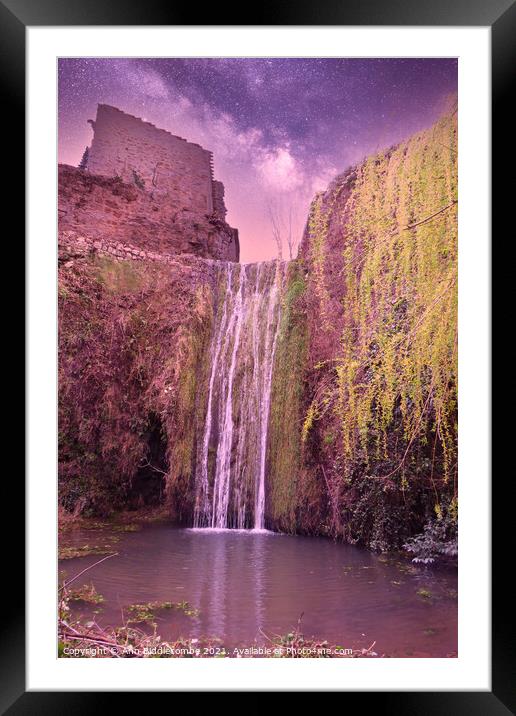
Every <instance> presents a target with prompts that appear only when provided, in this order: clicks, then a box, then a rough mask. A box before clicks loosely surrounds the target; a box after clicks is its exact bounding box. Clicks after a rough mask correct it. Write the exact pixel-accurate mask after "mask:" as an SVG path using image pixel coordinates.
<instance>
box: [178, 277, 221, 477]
mask: <svg viewBox="0 0 516 716" xmlns="http://www.w3.org/2000/svg"><path fill="white" fill-rule="evenodd" d="M212 320H213V306H212V292H211V289H210V288H209V287H208V286H206V285H201V286H199V287H198V288H197V289H196V292H195V300H194V306H193V310H192V315H191V320H190V321H189V323H188V324H186V325H184V326H182V327H181V335H180V337H179V341H178V345H177V351H176V353H175V356H174V363H175V365H174V367H173V372H174V374H175V376H176V378H175V380H174V383H175V385H176V386H177V388H176V390H175V391H174V392H172V391H171V392H170V400H171V401H172V405H171V406H169V410H170V408H172V413H173V415H174V418H175V429H174V434H173V436H172V440H171V442H170V446H169V455H168V459H169V466H170V467H169V474H168V488H170V487H171V486H172V485H174V483H175V481H176V480H177V479H178V478H179V477H189V476H190V473H191V470H192V465H193V452H194V446H195V433H196V416H197V414H198V412H199V411H197V410H196V404H197V401H198V400H199V399H200V396H201V395H202V394H203V392H204V391H205V389H206V386H205V385H204V383H205V382H206V376H207V375H208V366H207V360H209V350H208V346H209V338H210V332H211V326H212ZM201 404H202V401H201Z"/></svg>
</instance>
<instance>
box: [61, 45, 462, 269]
mask: <svg viewBox="0 0 516 716" xmlns="http://www.w3.org/2000/svg"><path fill="white" fill-rule="evenodd" d="M456 92H457V60H456V59H317V58H315V59H281V58H278V59H274V58H271V59H62V60H60V61H59V161H60V162H63V163H66V164H72V165H77V164H78V163H79V161H80V158H81V156H82V153H83V151H84V148H85V147H86V146H87V145H89V144H90V142H91V137H92V131H91V127H90V126H89V125H88V124H87V120H88V119H94V118H95V114H96V106H97V104H98V103H105V104H111V105H114V106H116V107H118V108H119V109H121V110H123V111H124V112H128V113H130V114H134V115H136V116H137V117H141V118H142V119H145V120H147V121H149V122H152V123H153V124H155V125H156V126H158V127H162V128H163V129H167V130H169V131H170V132H172V133H173V134H177V135H179V136H181V137H184V138H185V139H187V140H188V141H191V142H197V143H198V144H201V145H202V146H203V147H204V148H206V149H209V150H211V151H212V152H213V155H214V165H215V177H216V178H217V179H220V180H221V181H223V182H224V185H225V188H226V206H227V208H228V216H227V220H228V222H229V223H230V224H231V225H232V226H235V227H236V228H238V229H239V232H240V244H241V260H242V261H245V262H247V261H259V260H263V259H269V258H273V257H274V256H275V254H276V246H275V243H274V240H273V238H272V232H271V226H270V219H269V208H270V207H271V206H272V207H273V209H274V211H275V212H277V213H278V212H279V213H280V214H281V215H282V216H283V217H284V218H285V219H286V216H287V214H288V211H289V210H290V209H292V211H293V215H294V228H295V233H296V237H297V238H298V239H299V238H300V236H301V234H302V231H303V227H304V223H305V221H306V216H307V211H308V207H309V203H310V200H311V199H312V197H313V195H314V193H315V192H316V191H319V190H321V189H325V188H326V186H327V185H328V183H329V182H330V181H331V179H332V178H333V177H334V176H335V175H336V174H339V173H340V172H342V171H343V170H344V169H346V168H347V167H348V166H349V165H351V164H354V163H356V162H357V161H359V160H360V159H361V158H362V157H364V156H365V155H367V154H370V153H371V152H374V151H376V150H378V149H381V148H383V147H387V146H389V145H391V144H394V143H396V142H398V141H400V140H401V139H403V138H405V137H407V136H409V135H410V134H412V133H414V132H416V131H418V130H419V129H422V128H424V127H427V126H429V125H430V124H432V123H433V122H434V121H435V120H436V119H437V117H438V116H439V115H440V114H441V112H442V111H443V109H444V107H445V104H446V101H447V98H448V97H449V95H450V94H455V93H456ZM285 250H286V249H285Z"/></svg>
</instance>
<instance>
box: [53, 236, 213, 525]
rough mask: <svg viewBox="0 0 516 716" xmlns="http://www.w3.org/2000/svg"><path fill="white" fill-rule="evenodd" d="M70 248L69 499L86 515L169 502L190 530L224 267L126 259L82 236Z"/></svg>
mask: <svg viewBox="0 0 516 716" xmlns="http://www.w3.org/2000/svg"><path fill="white" fill-rule="evenodd" d="M62 239H63V240H62V241H61V243H60V251H59V264H60V265H59V463H60V469H59V478H60V482H59V492H60V501H61V503H62V504H63V506H64V507H65V508H67V509H68V510H71V511H75V512H81V513H85V514H109V513H110V512H111V511H113V510H114V509H115V510H116V509H124V508H125V509H131V508H135V507H138V506H142V505H146V504H150V505H153V504H158V503H163V502H165V501H166V502H167V503H168V504H169V505H170V509H171V514H172V515H173V516H174V517H175V518H177V519H179V520H181V519H182V517H183V513H184V512H185V510H187V509H188V504H189V501H190V494H191V489H190V485H189V481H190V473H191V464H192V456H193V450H194V434H195V420H196V415H197V414H198V413H200V410H199V408H198V405H197V403H198V401H199V400H200V399H201V400H202V398H201V396H202V393H203V386H204V385H205V381H206V371H207V370H208V368H209V366H208V365H207V362H206V361H207V359H208V354H209V350H208V347H209V340H210V334H211V327H212V318H213V306H214V301H215V300H216V297H217V285H218V268H217V264H216V263H215V262H210V261H205V260H202V259H196V258H195V257H176V259H172V258H171V257H164V259H163V260H160V258H159V257H154V258H153V259H149V258H145V259H142V260H139V261H137V260H127V258H123V257H120V256H117V255H116V254H109V253H108V252H106V253H99V251H98V250H97V249H95V248H94V247H92V245H91V244H89V243H87V242H86V241H85V240H81V239H80V237H74V236H73V235H72V236H70V235H68V236H66V237H62ZM106 246H107V245H106V244H104V248H106ZM113 250H114V251H118V250H119V249H117V248H116V245H115V247H114V249H113ZM166 475H168V477H167V478H166V479H165V476H166Z"/></svg>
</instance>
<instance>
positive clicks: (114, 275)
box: [95, 256, 141, 293]
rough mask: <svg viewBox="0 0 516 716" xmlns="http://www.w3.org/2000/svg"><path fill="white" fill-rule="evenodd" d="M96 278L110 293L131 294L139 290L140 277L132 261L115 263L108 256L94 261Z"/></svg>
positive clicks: (115, 261)
mask: <svg viewBox="0 0 516 716" xmlns="http://www.w3.org/2000/svg"><path fill="white" fill-rule="evenodd" d="M95 265H96V276H97V280H98V281H99V283H101V284H103V286H104V287H105V288H106V290H107V291H109V292H110V293H131V292H133V291H136V290H137V289H138V288H140V284H141V276H140V272H139V270H138V266H137V264H136V263H135V262H134V261H117V260H115V259H112V258H110V257H109V256H99V257H97V258H96V259H95Z"/></svg>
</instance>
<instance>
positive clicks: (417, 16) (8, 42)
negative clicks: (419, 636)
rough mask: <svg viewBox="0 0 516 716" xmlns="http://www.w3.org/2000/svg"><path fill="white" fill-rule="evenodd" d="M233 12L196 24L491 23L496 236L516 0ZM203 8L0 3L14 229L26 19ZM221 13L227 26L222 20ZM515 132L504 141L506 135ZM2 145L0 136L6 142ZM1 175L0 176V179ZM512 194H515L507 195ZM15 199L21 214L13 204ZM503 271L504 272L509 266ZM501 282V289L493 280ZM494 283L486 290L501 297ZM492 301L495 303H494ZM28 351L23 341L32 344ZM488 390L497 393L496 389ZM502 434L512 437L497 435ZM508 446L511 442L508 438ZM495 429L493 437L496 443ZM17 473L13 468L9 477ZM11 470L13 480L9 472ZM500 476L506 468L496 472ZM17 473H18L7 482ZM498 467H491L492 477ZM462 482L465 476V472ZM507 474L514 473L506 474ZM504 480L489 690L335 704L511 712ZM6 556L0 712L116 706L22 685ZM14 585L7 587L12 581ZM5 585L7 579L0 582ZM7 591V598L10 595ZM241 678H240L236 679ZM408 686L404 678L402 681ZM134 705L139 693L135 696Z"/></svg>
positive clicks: (134, 19)
mask: <svg viewBox="0 0 516 716" xmlns="http://www.w3.org/2000/svg"><path fill="white" fill-rule="evenodd" d="M239 12H240V11H239V10H236V9H235V10H232V11H231V13H225V12H224V8H222V7H221V6H219V5H215V4H214V5H212V6H211V7H206V8H203V10H202V19H203V22H202V25H204V26H206V25H211V24H213V25H223V24H227V25H348V26H349V25H362V26H364V25H365V26H374V25H390V26H396V25H408V26H412V25H415V26H418V25H427V26H446V25H448V26H490V28H491V39H492V102H493V105H492V130H493V134H492V136H493V154H492V157H493V164H492V166H493V194H492V216H493V232H494V231H496V233H497V235H498V238H499V239H500V240H501V241H502V235H501V224H502V222H503V220H504V218H505V216H506V214H507V213H510V211H511V207H512V204H513V201H514V199H513V197H512V194H513V193H514V189H513V180H512V179H510V181H507V180H506V179H505V177H504V173H503V172H502V166H504V167H505V166H509V167H511V166H512V167H513V166H514V163H513V162H511V160H510V157H511V156H514V145H512V146H511V141H512V142H514V139H513V137H514V131H513V125H514V112H511V110H510V99H512V97H511V93H510V89H511V83H510V80H511V79H512V78H513V76H514V74H515V72H514V70H515V67H516V63H515V47H516V3H515V1H514V0H432V2H428V1H427V0H361V2H353V3H349V4H348V3H345V1H344V0H324V1H323V0H286V1H285V0H284V1H283V2H281V1H280V0H278V1H277V2H276V3H274V2H272V1H271V0H267V1H266V2H263V3H260V4H257V5H255V6H253V8H252V15H250V16H249V17H247V18H246V17H244V16H243V15H241V14H238V13H239ZM200 14H201V12H200V10H199V8H196V7H193V6H188V5H187V6H181V7H178V6H176V5H172V4H171V3H170V2H167V1H166V0H146V2H145V3H140V2H132V3H131V2H130V0H0V53H1V61H0V86H1V88H2V98H3V102H2V104H3V108H2V113H1V115H2V122H3V124H4V125H5V126H3V130H4V132H3V134H2V136H3V137H4V138H5V137H8V138H9V140H8V144H9V145H10V146H12V147H14V148H16V161H12V162H11V163H10V165H9V167H10V168H9V176H8V177H7V178H8V181H7V182H6V192H5V193H4V194H3V197H4V202H5V205H7V206H8V207H9V213H10V214H13V213H14V214H15V215H16V216H17V217H18V220H17V222H16V234H15V233H14V229H13V230H12V231H13V233H12V238H11V241H13V240H14V237H15V236H18V234H21V231H22V228H21V227H22V224H23V217H24V214H25V209H24V206H23V205H22V202H24V197H23V192H22V189H21V187H23V186H24V181H25V177H24V167H25V165H24V149H23V147H24V146H25V130H24V127H25V35H26V28H27V26H66V25H71V26H72V25H88V26H96V25H125V26H127V25H145V26H153V25H176V26H177V25H182V26H185V25H197V24H199V23H198V22H195V21H196V20H198V19H199V15H200ZM226 19H227V20H228V21H227V22H223V20H226ZM511 137H512V140H511ZM7 148H8V147H7V146H6V144H5V143H4V149H7ZM4 178H5V176H4ZM509 192H511V194H509ZM15 207H16V208H18V211H17V212H16V211H15ZM19 245H20V247H21V246H22V245H23V242H22V239H21V236H20V238H19ZM506 270H507V269H506ZM497 285H500V283H499V284H497ZM498 293H499V291H498V289H497V291H496V292H495V294H494V296H493V298H494V299H496V300H499V296H498ZM499 305H500V304H499ZM29 348H31V347H30V346H29ZM493 395H496V390H494V391H493ZM505 438H507V439H508V436H505ZM510 444H511V443H510V442H509V445H510ZM506 445H507V443H506V442H504V435H503V431H502V432H500V431H497V433H496V438H494V444H493V453H492V454H493V455H496V454H497V450H496V448H497V447H498V449H499V450H500V451H503V450H504V449H505V448H506ZM18 472H19V466H18V468H17V473H18ZM7 475H9V476H10V477H9V483H10V487H9V492H8V498H7V499H8V500H9V501H10V502H9V504H12V505H14V506H15V509H16V510H18V511H20V512H21V505H22V504H24V484H23V480H22V479H21V476H19V474H16V476H15V475H14V473H7V472H6V477H7ZM11 475H12V477H11ZM504 476H505V475H504ZM15 477H16V479H15ZM500 478H502V474H500V475H498V479H499V480H500ZM465 479H466V478H465ZM511 479H512V478H511ZM507 490H508V482H506V483H505V485H504V483H503V481H501V480H500V481H499V482H498V483H496V482H494V483H493V485H492V501H493V517H492V545H493V551H492V567H493V575H492V617H493V619H492V652H491V656H492V691H490V692H485V691H478V692H475V691H459V692H450V691H447V692H437V693H427V692H410V691H409V692H396V693H394V692H366V693H365V692H360V693H357V692H351V693H350V692H346V693H345V701H344V704H343V707H344V708H346V709H349V708H355V706H353V705H352V701H356V702H357V704H356V708H359V709H360V712H363V711H364V709H366V710H368V709H372V708H378V710H379V712H381V713H386V714H390V713H396V714H398V716H401V715H402V714H410V716H414V715H415V714H428V715H430V714H443V715H450V716H452V715H453V716H455V715H456V714H462V713H464V714H468V715H469V716H476V715H477V714H478V715H479V716H480V715H482V716H498V715H499V716H503V715H506V714H510V713H515V709H516V691H515V682H516V679H515V676H516V668H515V659H514V644H515V641H514V630H513V628H512V619H511V617H512V614H513V611H514V607H513V601H514V597H513V594H512V591H511V589H510V587H508V586H507V585H506V581H507V579H509V580H510V576H511V575H510V572H511V571H512V570H511V568H510V565H511V560H510V559H509V556H508V549H507V546H506V545H508V544H510V537H511V527H510V525H511V521H512V520H511V513H510V510H511V508H512V504H511V502H510V501H508V500H507V495H506V491H507ZM7 552H8V553H7V554H5V555H4V558H5V560H6V562H4V570H5V571H4V575H5V576H6V583H7V582H8V584H9V585H10V586H9V591H10V596H11V599H10V604H9V611H8V612H6V613H5V614H6V615H8V623H7V624H6V623H5V615H4V625H3V626H4V628H3V630H2V648H1V651H0V685H1V700H0V708H1V713H8V714H12V715H19V714H47V713H48V714H56V713H61V712H63V713H73V714H82V713H91V712H92V710H93V709H97V710H99V712H102V711H103V709H106V710H107V709H108V708H111V707H115V708H117V709H118V708H120V703H119V701H118V699H119V696H120V695H119V694H118V695H116V698H117V702H116V704H115V702H114V697H113V695H112V694H111V693H96V692H84V693H83V692H62V693H61V692H59V693H58V692H44V691H41V692H32V691H31V692H27V691H26V686H25V609H24V599H23V591H22V588H21V585H22V584H24V568H23V566H22V565H23V564H24V556H25V555H24V540H23V534H22V532H21V530H19V529H18V530H17V531H15V538H14V539H12V540H10V541H9V545H8V550H7ZM13 585H15V586H13ZM6 589H7V587H6ZM13 592H15V596H13ZM236 686H237V685H236ZM407 688H410V684H407ZM131 699H132V707H133V708H134V706H135V705H136V703H137V701H135V699H136V700H138V699H139V697H138V696H137V695H136V694H131Z"/></svg>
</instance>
